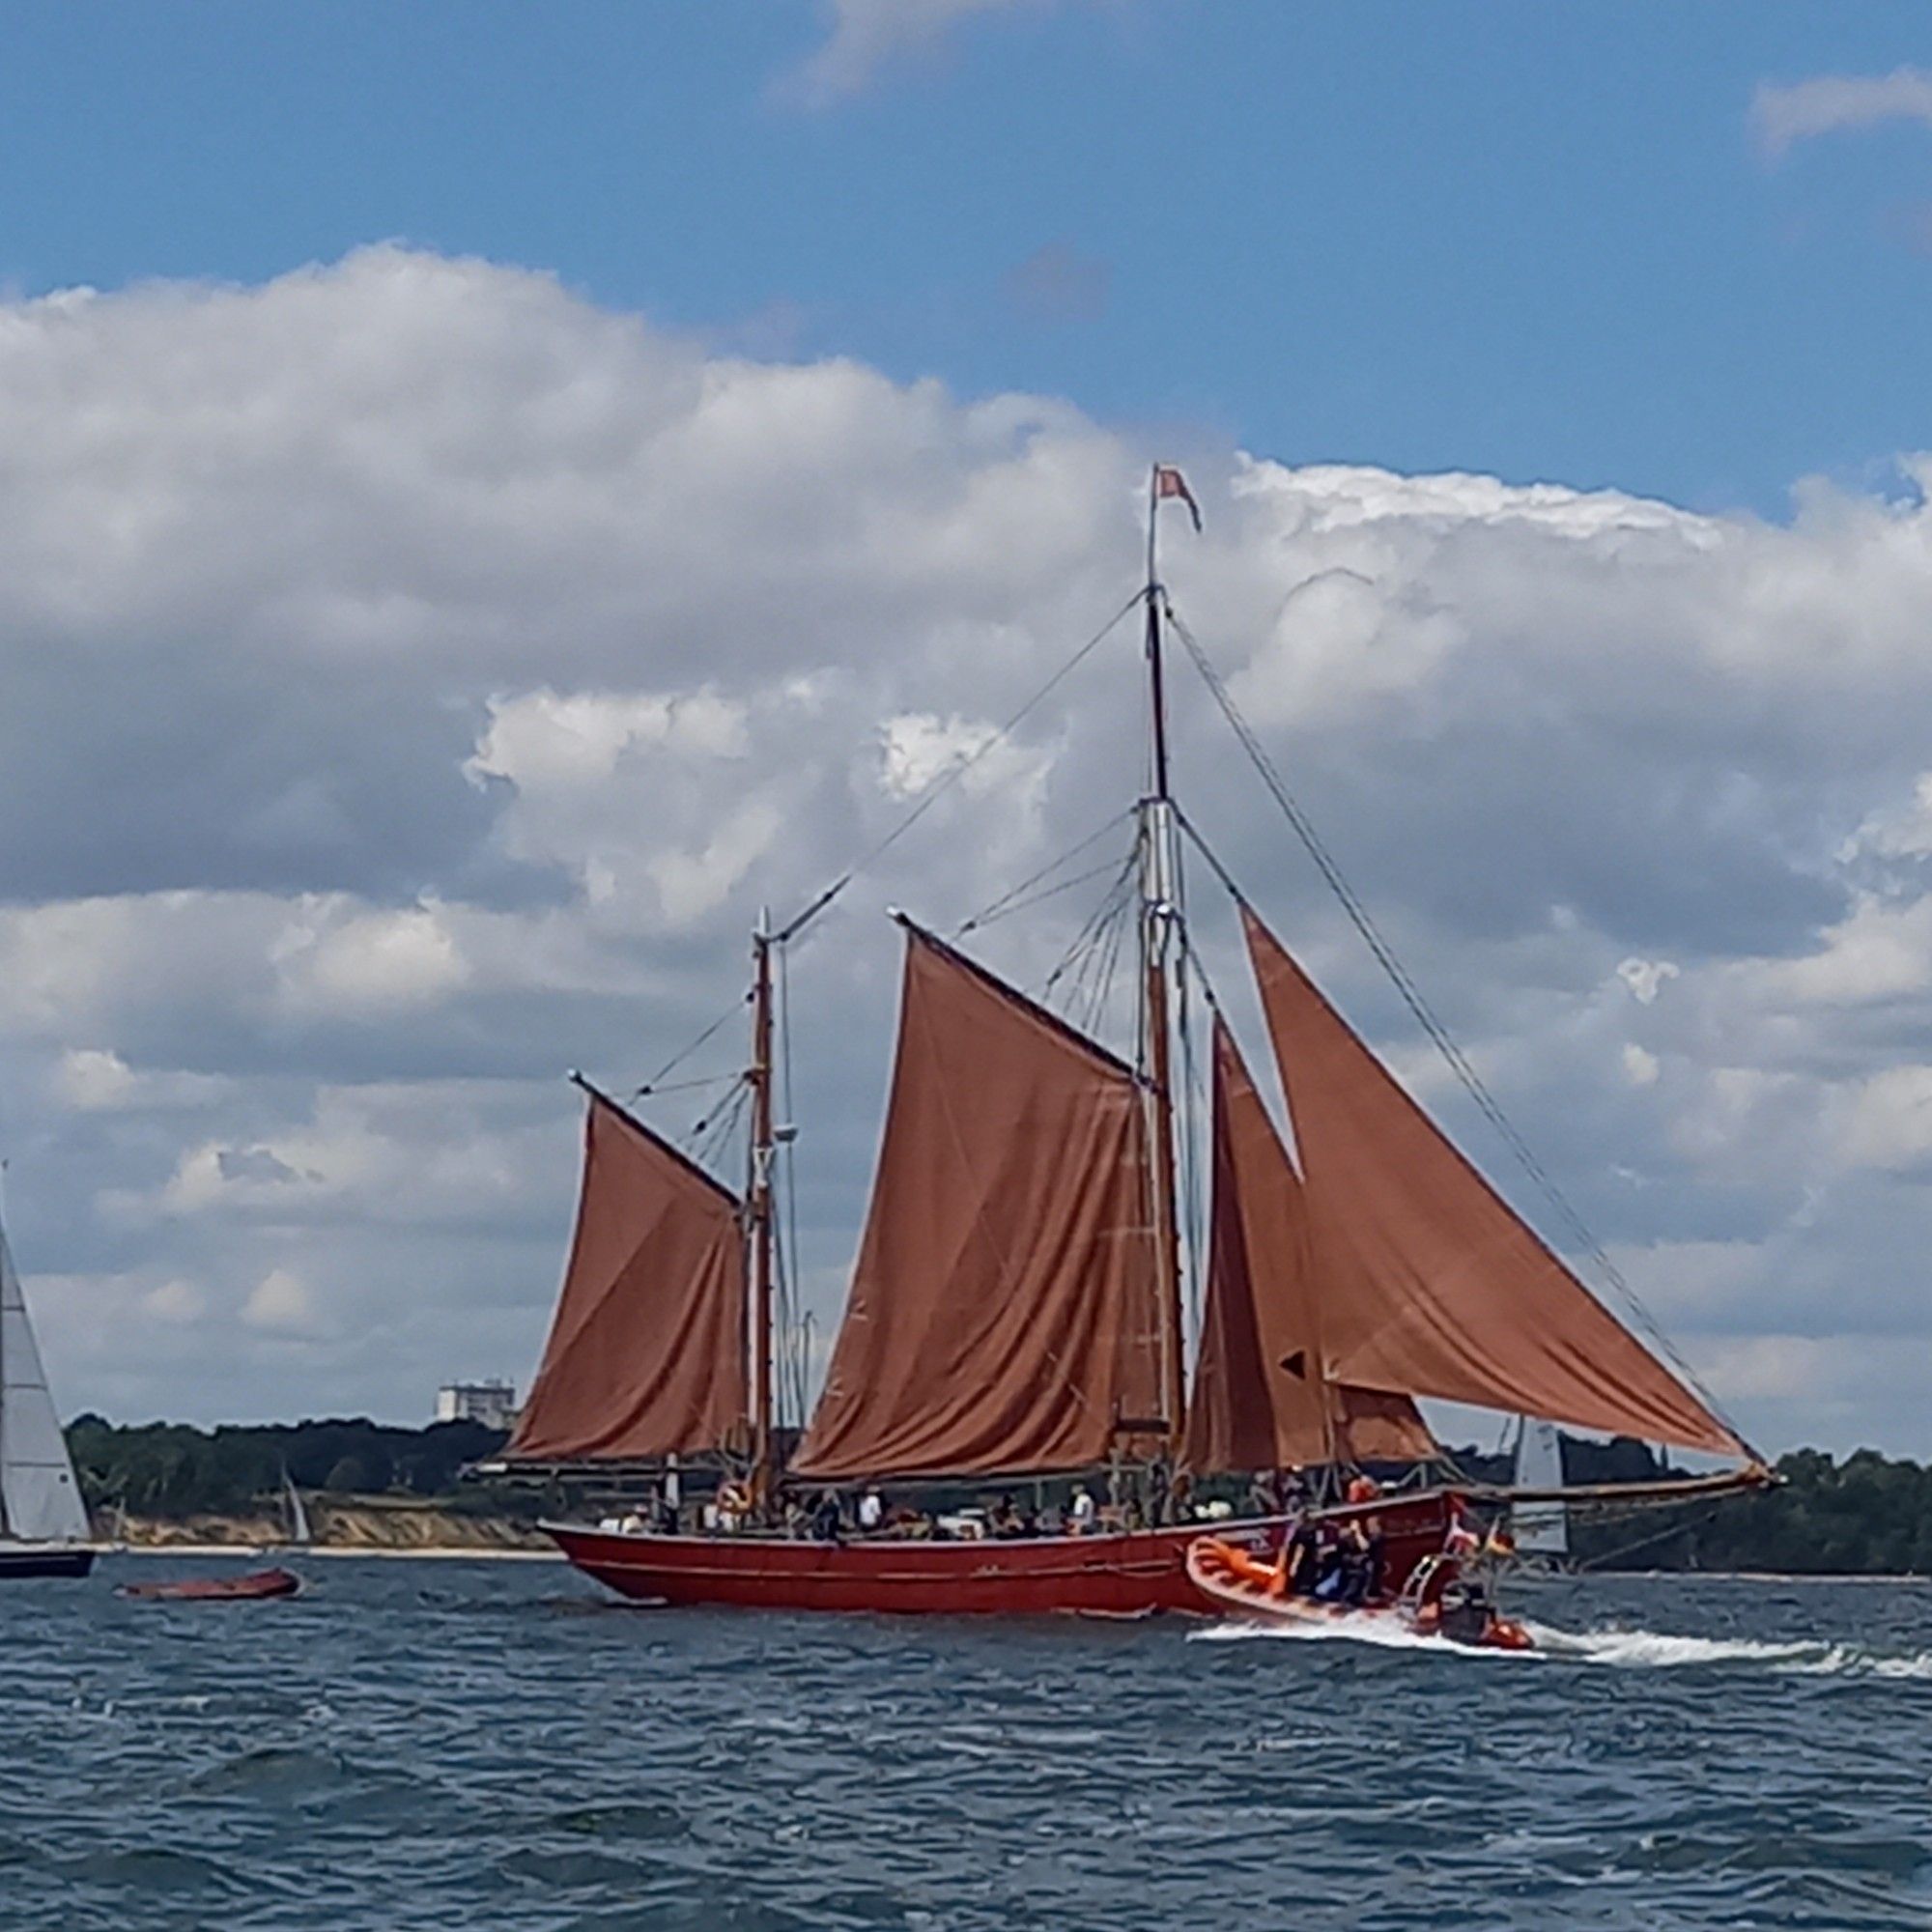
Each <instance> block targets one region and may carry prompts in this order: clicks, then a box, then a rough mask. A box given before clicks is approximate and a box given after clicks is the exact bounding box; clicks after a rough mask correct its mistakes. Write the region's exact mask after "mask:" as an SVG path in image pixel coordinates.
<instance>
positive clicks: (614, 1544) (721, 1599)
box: [542, 1491, 1454, 1617]
mask: <svg viewBox="0 0 1932 1932" xmlns="http://www.w3.org/2000/svg"><path fill="white" fill-rule="evenodd" d="M1453 1510H1454V1503H1453V1500H1452V1498H1451V1497H1450V1496H1449V1494H1448V1493H1447V1492H1442V1491H1430V1492H1422V1493H1420V1494H1417V1495H1413V1496H1405V1497H1400V1498H1397V1497H1384V1498H1381V1499H1380V1500H1379V1501H1378V1502H1377V1503H1375V1504H1372V1505H1366V1506H1364V1507H1362V1508H1361V1509H1358V1510H1352V1511H1351V1510H1347V1509H1343V1510H1336V1511H1324V1512H1323V1513H1322V1514H1323V1516H1324V1517H1326V1518H1328V1519H1329V1520H1346V1519H1347V1518H1348V1517H1350V1515H1378V1516H1379V1517H1380V1519H1381V1521H1382V1526H1383V1534H1384V1538H1385V1546H1386V1551H1387V1554H1386V1562H1387V1564H1388V1569H1389V1574H1390V1575H1391V1577H1406V1576H1407V1575H1408V1573H1409V1571H1410V1570H1412V1569H1413V1568H1414V1567H1415V1565H1416V1564H1417V1563H1418V1562H1420V1561H1421V1560H1422V1558H1423V1557H1424V1556H1427V1555H1431V1554H1434V1553H1435V1551H1437V1550H1439V1549H1440V1548H1442V1543H1443V1539H1444V1537H1445V1536H1446V1535H1447V1534H1448V1531H1449V1528H1450V1526H1451V1522H1452V1516H1453ZM542 1527H543V1530H544V1533H545V1534H546V1535H547V1536H549V1537H550V1538H551V1539H552V1540H553V1541H554V1543H555V1544H556V1546H557V1548H559V1549H561V1550H562V1551H563V1553H564V1555H565V1556H567V1557H568V1558H569V1559H570V1561H571V1562H572V1563H574V1564H575V1565H576V1566H577V1568H578V1569H580V1570H581V1571H582V1572H583V1574H584V1575H585V1576H587V1577H594V1578H596V1580H597V1581H598V1582H600V1583H602V1584H604V1585H605V1586H606V1587H607V1588H609V1589H611V1590H614V1591H615V1592H616V1593H617V1594H618V1595H619V1596H621V1597H626V1598H629V1599H631V1600H632V1601H633V1602H637V1603H651V1604H666V1605H721V1606H727V1605H728V1606H733V1607H737V1608H743V1609H770V1610H843V1611H873V1612H884V1613H898V1614H915V1615H918V1614H923V1615H942V1616H945V1615H953V1616H957V1615H982V1616H1053V1615H1066V1614H1085V1615H1089V1616H1115V1617H1126V1616H1147V1615H1150V1614H1151V1613H1152V1612H1153V1611H1156V1610H1187V1611H1194V1612H1200V1611H1205V1610H1208V1609H1209V1608H1210V1607H1212V1606H1211V1605H1209V1603H1208V1600H1207V1599H1205V1598H1204V1597H1203V1596H1202V1594H1201V1592H1200V1590H1199V1589H1198V1588H1197V1587H1196V1586H1195V1584H1194V1583H1193V1581H1192V1580H1191V1579H1190V1578H1189V1577H1188V1574H1187V1549H1188V1546H1189V1545H1190V1544H1191V1543H1193V1542H1194V1541H1195V1540H1196V1538H1198V1537H1199V1536H1200V1535H1201V1533H1202V1528H1203V1525H1201V1524H1199V1523H1184V1524H1179V1525H1177V1526H1176V1527H1174V1528H1170V1529H1148V1530H1131V1531H1123V1532H1120V1533H1117V1534H1108V1535H1102V1536H1055V1537H1038V1538H1022V1539H1015V1540H1011V1541H1008V1540H1004V1539H1001V1540H994V1541H987V1542H960V1543H936V1542H924V1541H920V1540H914V1539H907V1540H901V1539H898V1538H892V1537H881V1538H875V1539H871V1540H865V1541H852V1542H846V1543H804V1542H792V1541H789V1540H785V1539H781V1538H777V1537H762V1536H659V1535H655V1534H650V1533H643V1532H627V1531H623V1530H606V1529H594V1528H590V1527H587V1526H585V1525H582V1524H572V1523H545V1524H543V1525H542ZM1279 1528H1280V1523H1279V1521H1278V1520H1275V1521H1269V1520H1257V1521H1251V1522H1240V1523H1222V1524H1217V1525H1215V1534H1216V1535H1218V1536H1221V1537H1223V1538H1226V1539H1229V1540H1234V1541H1245V1542H1251V1543H1254V1544H1256V1545H1266V1544H1268V1543H1270V1542H1271V1541H1272V1540H1273V1539H1274V1538H1275V1537H1276V1536H1277V1534H1278V1532H1279Z"/></svg>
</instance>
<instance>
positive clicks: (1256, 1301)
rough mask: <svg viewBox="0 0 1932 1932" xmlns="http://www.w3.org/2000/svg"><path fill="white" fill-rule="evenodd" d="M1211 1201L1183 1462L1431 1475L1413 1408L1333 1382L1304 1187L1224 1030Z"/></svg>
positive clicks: (1217, 1064) (1217, 1041)
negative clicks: (1367, 1467) (1373, 1466)
mask: <svg viewBox="0 0 1932 1932" xmlns="http://www.w3.org/2000/svg"><path fill="white" fill-rule="evenodd" d="M1213 1082H1214V1086H1213V1094H1214V1099H1213V1134H1214V1154H1213V1158H1214V1191H1213V1214H1212V1221H1211V1224H1210V1229H1209V1241H1208V1289H1207V1295H1206V1298H1205V1301H1204V1305H1203V1312H1202V1332H1201V1354H1200V1359H1199V1361H1198V1363H1197V1364H1196V1367H1195V1374H1194V1398H1193V1401H1192V1403H1191V1404H1190V1406H1189V1408H1188V1416H1187V1447H1186V1453H1185V1459H1184V1460H1185V1461H1186V1462H1187V1463H1188V1464H1189V1466H1190V1467H1192V1468H1194V1469H1196V1470H1213V1469H1276V1468H1293V1467H1302V1466H1306V1465H1309V1464H1313V1463H1336V1462H1341V1463H1362V1462H1383V1461H1386V1462H1421V1461H1425V1460H1427V1459H1428V1458H1429V1457H1430V1456H1432V1455H1434V1454H1435V1446H1436V1445H1435V1438H1434V1437H1433V1436H1432V1435H1430V1433H1429V1429H1428V1425H1427V1424H1426V1423H1424V1421H1423V1420H1422V1417H1421V1416H1420V1415H1419V1414H1418V1413H1417V1412H1416V1409H1415V1405H1414V1404H1413V1403H1411V1402H1410V1401H1409V1400H1408V1398H1407V1397H1406V1396H1405V1395H1392V1394H1387V1393H1384V1392H1382V1391H1380V1390H1375V1389H1363V1388H1351V1387H1350V1386H1348V1385H1346V1384H1344V1383H1340V1382H1337V1381H1335V1380H1334V1379H1333V1378H1332V1377H1331V1375H1330V1372H1329V1364H1328V1354H1327V1350H1326V1347H1325V1343H1324V1336H1323V1327H1322V1321H1321V1293H1320V1292H1319V1288H1318V1279H1317V1275H1318V1269H1319V1266H1320V1264H1319V1261H1318V1258H1317V1257H1316V1255H1315V1254H1314V1252H1313V1250H1312V1244H1311V1241H1310V1229H1309V1220H1308V1208H1307V1203H1306V1201H1305V1200H1304V1198H1303V1192H1302V1186H1301V1178H1300V1176H1299V1175H1297V1174H1296V1173H1295V1171H1294V1168H1293V1164H1292V1163H1291V1162H1290V1160H1289V1157H1288V1150H1287V1149H1286V1148H1284V1147H1283V1146H1282V1144H1281V1136H1280V1135H1279V1134H1277V1133H1276V1132H1275V1127H1274V1122H1272V1121H1271V1120H1269V1119H1268V1115H1267V1109H1266V1107H1265V1106H1264V1104H1263V1102H1262V1097H1261V1095H1260V1094H1259V1093H1257V1092H1256V1089H1255V1084H1254V1081H1253V1079H1252V1078H1251V1077H1250V1075H1249V1072H1248V1069H1247V1066H1246V1064H1245V1063H1244V1062H1243V1061H1242V1059H1241V1055H1240V1050H1239V1048H1237V1047H1236V1044H1235V1039H1234V1036H1233V1035H1232V1034H1231V1033H1230V1032H1229V1031H1228V1029H1227V1026H1226V1025H1225V1024H1224V1023H1223V1022H1222V1021H1221V1020H1220V1019H1218V1018H1217V1019H1216V1020H1215V1023H1214V1067H1213Z"/></svg>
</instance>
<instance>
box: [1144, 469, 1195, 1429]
mask: <svg viewBox="0 0 1932 1932" xmlns="http://www.w3.org/2000/svg"><path fill="white" fill-rule="evenodd" d="M1161 469H1162V466H1161V465H1159V464H1155V465H1154V467H1153V469H1152V470H1151V472H1150V474H1149V477H1148V549H1147V561H1148V573H1147V663H1148V715H1149V721H1150V734H1149V740H1150V750H1151V772H1150V776H1151V780H1152V784H1151V789H1150V791H1149V793H1148V796H1147V797H1145V798H1143V799H1142V800H1141V803H1140V842H1141V919H1140V940H1141V973H1142V977H1143V980H1144V982H1145V986H1146V1016H1147V1027H1146V1035H1145V1038H1144V1041H1143V1049H1144V1050H1143V1066H1142V1071H1143V1072H1144V1073H1145V1074H1146V1075H1147V1077H1148V1080H1149V1082H1150V1088H1151V1103H1152V1115H1153V1120H1152V1127H1153V1132H1152V1146H1151V1179H1152V1181H1153V1232H1154V1286H1155V1293H1156V1296H1157V1300H1158V1306H1159V1309H1160V1322H1161V1406H1162V1409H1163V1410H1164V1412H1165V1415H1166V1420H1167V1430H1168V1435H1167V1454H1168V1458H1169V1460H1170V1461H1171V1462H1172V1461H1176V1460H1178V1459H1179V1454H1180V1444H1181V1437H1182V1434H1183V1432H1184V1430H1185V1428H1186V1425H1187V1412H1186V1404H1187V1393H1186V1389H1187V1384H1186V1366H1185V1363H1184V1361H1183V1359H1182V1350H1183V1343H1182V1338H1181V1314H1180V1225H1179V1213H1178V1212H1177V1210H1176V1204H1175V1157H1174V1081H1173V1041H1172V1037H1171V1032H1172V1028H1171V1022H1170V1019H1169V1013H1168V988H1169V980H1170V977H1171V973H1172V968H1173V959H1172V952H1173V936H1174V930H1175V923H1176V920H1177V916H1178V915H1177V911H1176V906H1175V896H1176V895H1175V880H1176V866H1177V854H1176V851H1175V840H1174V806H1173V799H1172V796H1171V794H1170V793H1169V790H1168V775H1167V691H1166V685H1165V682H1164V676H1163V670H1164V668H1163V665H1162V661H1161V622H1160V604H1161V600H1160V580H1159V577H1158V575H1157V574H1156V570H1155V556H1154V533H1155V529H1156V526H1157V523H1158V519H1159V513H1160V499H1161V494H1162V492H1161V480H1162V479H1161ZM1189 500H1190V501H1191V500H1192V499H1191V498H1190V499H1189Z"/></svg>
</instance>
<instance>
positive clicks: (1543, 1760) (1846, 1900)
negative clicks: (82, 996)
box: [0, 1558, 1932, 1932]
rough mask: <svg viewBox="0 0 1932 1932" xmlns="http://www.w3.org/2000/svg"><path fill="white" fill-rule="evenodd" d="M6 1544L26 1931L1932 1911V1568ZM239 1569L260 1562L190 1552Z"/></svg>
mask: <svg viewBox="0 0 1932 1932" xmlns="http://www.w3.org/2000/svg"><path fill="white" fill-rule="evenodd" d="M167 1567H170V1566H164V1565H163V1563H162V1562H161V1561H159V1560H157V1559H141V1558H124V1559H117V1560H116V1561H112V1562H109V1563H107V1564H106V1565H104V1566H103V1569H102V1572H101V1573H100V1574H99V1575H98V1576H97V1577H96V1579H95V1580H94V1582H92V1583H91V1584H78V1585H77V1584H61V1583H10V1584H7V1585H5V1586H4V1587H0V1645H3V1646H4V1648H0V1927H4V1928H5V1932H29V1928H31V1932H41V1928H47V1932H55V1928H58V1932H85V1928H94V1927H99V1928H112V1932H143V1928H148V1927H170V1928H172V1927H183V1928H189V1927H191V1928H197V1932H199V1928H203V1927H213V1926H220V1927H224V1928H225V1927H238V1928H241V1927H248V1928H267V1927H273V1928H327V1932H359V1928H371V1932H375V1928H381V1932H412V1928H417V1927H421V1928H431V1927H434V1928H437V1932H444V1928H449V1927H454V1926H462V1927H471V1928H478V1932H482V1928H489V1932H498V1928H502V1932H539V1929H540V1928H541V1932H550V1928H556V1929H557V1932H563V1928H569V1932H592V1928H598V1929H599V1932H604V1928H609V1932H616V1928H628V1927H650V1928H667V1932H671V1928H689V1932H781V1928H784V1929H785V1932H790V1929H791V1928H814V1932H815V1928H844V1927H851V1928H870V1927H904V1928H925V1932H955V1929H956V1932H966V1929H967V1928H982V1927H983V1928H1000V1932H1017V1929H1018V1928H1032V1927H1039V1928H1042V1929H1043V1932H1044V1929H1045V1928H1051V1932H1084V1929H1085V1928H1090V1927H1091V1928H1094V1929H1095V1932H1099V1928H1106V1932H1133V1928H1140V1927H1148V1928H1153V1927H1159V1928H1177V1927H1190V1928H1191V1927H1195V1926H1202V1925H1210V1924H1214V1923H1217V1922H1220V1921H1221V1920H1222V1919H1223V1918H1225V1919H1226V1922H1228V1923H1230V1924H1236V1925H1238V1926H1240V1927H1241V1928H1243V1932H1253V1928H1271V1927H1277V1926H1279V1927H1283V1928H1290V1927H1293V1928H1307V1927H1329V1926H1337V1927H1340V1926H1347V1927H1350V1928H1362V1932H1373V1928H1384V1927H1385V1928H1401V1932H1413V1928H1417V1927H1422V1926H1429V1927H1468V1928H1491V1927H1497V1928H1500V1927H1512V1928H1514V1927H1522V1928H1536V1932H1549V1928H1571V1927H1577V1928H1594V1927H1606V1928H1607V1927H1616V1928H1632V1932H1656V1928H1665V1927H1706V1926H1724V1927H1733V1928H1738V1927H1774V1926H1776V1927H1801V1926H1802V1927H1815V1928H1829V1932H1852V1928H1866V1927H1870V1928H1880V1927H1888V1928H1889V1927H1900V1928H1904V1927H1912V1928H1927V1927H1932V1589H1922V1588H1916V1587H1912V1586H1898V1585H1859V1584H1839V1585H1779V1584H1766V1583H1747V1582H1677V1581H1658V1582H1621V1583H1605V1582H1593V1583H1591V1584H1590V1585H1588V1586H1586V1587H1577V1586H1572V1585H1562V1586H1557V1587H1554V1588H1550V1589H1547V1590H1544V1591H1540V1592H1538V1593H1537V1595H1536V1597H1535V1598H1534V1600H1533V1605H1532V1608H1533V1616H1534V1619H1535V1621H1536V1622H1537V1623H1539V1624H1541V1625H1544V1626H1547V1627H1549V1628H1551V1629H1553V1630H1560V1631H1563V1632H1567V1633H1570V1635H1569V1636H1568V1637H1567V1638H1560V1639H1552V1642H1553V1643H1554V1645H1555V1647H1554V1648H1553V1649H1552V1651H1551V1652H1550V1653H1548V1654H1547V1655H1544V1656H1540V1657H1533V1658H1512V1657H1501V1656H1479V1655H1470V1654H1467V1653H1459V1652H1451V1651H1445V1650H1442V1649H1439V1648H1425V1647H1417V1646H1413V1645H1404V1644H1385V1643H1368V1642H1358V1641H1354V1640H1352V1639H1350V1638H1344V1637H1336V1636H1332V1635H1321V1636H1315V1637H1280V1636H1269V1635H1257V1634H1249V1633H1236V1632H1234V1631H1231V1630H1229V1629H1227V1628H1225V1627H1218V1626H1206V1625H1201V1626H1190V1625H1188V1624H1186V1623H1185V1622H1182V1621H1179V1620H1163V1621H1154V1622H1149V1623H1144V1624H1098V1623H1086V1622H1071V1621H1069V1622H1064V1623H1060V1622H1056V1623H1042V1624H1031V1625H996V1624H992V1623H985V1622H973V1621H959V1622H951V1621H947V1622H941V1621H918V1622H914V1621H899V1622H895V1621H888V1620H868V1619H830V1618H819V1619H811V1618H781V1617H773V1616H761V1615H755V1614H726V1613H721V1614H715V1615H699V1614H695V1613H689V1612H674V1611H668V1610H649V1609H634V1608H626V1607H622V1606H619V1605H614V1604H608V1603H606V1602H604V1601H603V1600H602V1599H601V1598H600V1597H599V1595H598V1594H597V1592H596V1591H595V1590H594V1588H593V1587H592V1586H590V1585H588V1584H586V1583H583V1582H582V1581H580V1580H579V1579H577V1578H576V1577H574V1576H572V1574H571V1573H569V1572H568V1571H566V1570H564V1569H562V1568H559V1567H553V1566H550V1565H541V1566H539V1565H521V1564H508V1563H468V1562H447V1561H445V1562H419V1561H397V1560H340V1559H338V1560H329V1561H324V1560H316V1561H312V1562H310V1563H308V1564H307V1565H306V1566H305V1568H306V1570H307V1573H308V1575H309V1577H310V1578H311V1580H312V1583H313V1590H312V1593H311V1594H310V1595H308V1596H306V1597H304V1598H302V1599H301V1600H299V1601H298V1602H295V1603H291V1604H264V1605H142V1604H128V1603H121V1602H117V1601H116V1600H115V1599H114V1598H113V1596H112V1595H111V1594H110V1588H111V1585H112V1583H113V1582H114V1581H115V1580H116V1578H117V1577H124V1578H125V1577H128V1576H139V1577H156V1576H159V1575H162V1574H165V1572H166V1568H167ZM171 1567H173V1568H177V1569H179V1568H195V1569H199V1570H201V1571H204V1572H205V1571H211V1570H214V1569H217V1568H219V1567H220V1566H219V1565H217V1564H213V1563H202V1564H199V1565H191V1564H179V1563H178V1564H174V1565H173V1566H171Z"/></svg>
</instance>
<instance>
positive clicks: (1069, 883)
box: [955, 865, 1116, 937]
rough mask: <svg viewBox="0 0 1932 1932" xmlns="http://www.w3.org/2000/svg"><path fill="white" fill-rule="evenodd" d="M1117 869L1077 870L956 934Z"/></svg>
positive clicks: (963, 927) (1024, 909)
mask: <svg viewBox="0 0 1932 1932" xmlns="http://www.w3.org/2000/svg"><path fill="white" fill-rule="evenodd" d="M1115 869H1116V868H1115V867H1113V866H1112V865H1106V866H1095V867H1093V868H1092V869H1091V870H1088V871H1085V872H1075V873H1074V875H1073V876H1072V877H1071V878H1070V879H1062V880H1061V881H1060V883H1059V884H1058V885H1053V886H1048V887H1046V888H1045V889H1044V890H1043V891H1041V892H1037V893H1035V894H1033V895H1031V896H1030V897H1027V898H1023V899H1010V900H1009V901H1008V902H1007V904H1005V905H1003V906H1002V907H1001V908H1000V910H999V911H998V912H989V913H982V914H981V915H980V917H979V918H978V919H977V920H974V921H972V922H971V923H969V924H968V925H966V926H962V927H961V928H960V932H959V934H958V935H955V936H957V937H964V935H965V933H966V932H968V931H970V930H971V929H972V927H973V926H976V925H977V926H986V925H991V924H993V923H996V922H997V921H999V920H1003V919H1006V918H1008V917H1009V915H1010V914H1013V913H1016V912H1025V911H1026V910H1027V909H1028V908H1029V907H1032V906H1037V905H1044V904H1045V903H1046V901H1047V900H1048V899H1051V898H1058V897H1059V896H1060V895H1061V894H1062V893H1070V892H1071V891H1072V890H1073V889H1074V888H1075V887H1076V886H1084V885H1088V884H1090V883H1091V882H1092V881H1093V880H1094V879H1100V878H1105V877H1106V876H1107V874H1108V873H1110V872H1112V871H1114V870H1115Z"/></svg>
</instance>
